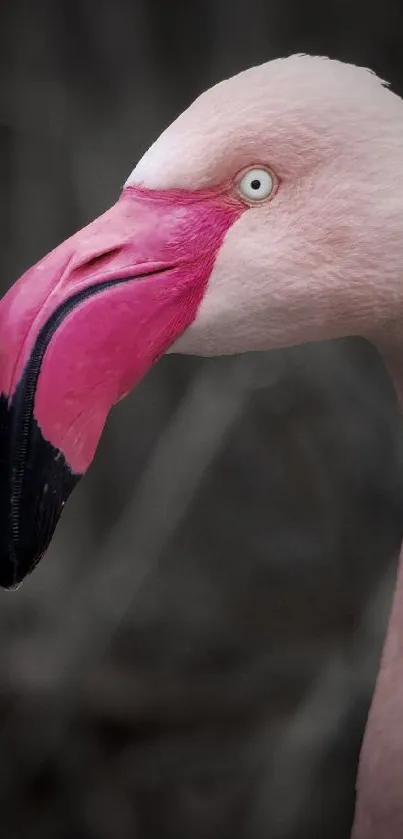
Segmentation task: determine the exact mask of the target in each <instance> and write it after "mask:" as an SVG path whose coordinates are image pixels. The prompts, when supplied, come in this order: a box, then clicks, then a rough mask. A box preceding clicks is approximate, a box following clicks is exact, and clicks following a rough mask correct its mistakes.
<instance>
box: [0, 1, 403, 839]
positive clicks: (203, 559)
mask: <svg viewBox="0 0 403 839" xmlns="http://www.w3.org/2000/svg"><path fill="white" fill-rule="evenodd" d="M402 32H403V6H402V4H401V3H400V2H399V1H398V0H396V2H393V0H383V2H382V3H381V4H379V3H375V2H374V3H371V2H368V0H362V2H360V0H348V2H347V0H327V2H322V0H267V2H264V1H263V0H203V2H202V0H197V2H192V0H187V2H186V1H185V0H182V2H180V0H171V2H164V0H113V2H112V0H111V2H105V0H25V2H24V1H23V0H12V2H11V0H10V2H8V3H7V2H3V4H2V6H1V11H0V68H1V70H0V187H1V201H0V243H1V247H0V267H1V272H0V277H1V291H2V292H3V291H4V290H5V289H6V288H7V287H8V286H9V285H10V284H11V283H12V282H13V281H14V279H15V278H16V277H17V276H18V275H19V274H20V273H21V272H22V271H23V270H24V269H25V268H26V267H28V266H29V265H30V264H31V263H32V262H34V261H36V260H37V259H39V258H40V257H41V256H42V255H43V254H44V253H45V252H47V251H48V250H49V249H50V248H52V247H54V246H55V245H56V244H57V243H58V242H59V241H61V240H62V239H64V238H65V237H67V236H68V235H69V234H70V233H72V232H73V231H74V230H75V229H76V228H78V227H80V226H82V225H83V224H85V223H86V222H87V221H89V220H90V219H91V218H92V217H94V216H96V215H99V214H100V213H101V212H102V211H103V210H104V209H105V208H106V207H107V206H108V205H110V204H111V203H112V202H113V201H114V200H115V199H116V198H117V196H118V193H119V190H120V187H121V185H122V184H123V182H124V180H125V179H126V177H127V175H128V173H129V172H130V170H131V169H132V167H133V165H134V163H135V162H136V160H137V159H138V157H139V156H140V154H141V153H142V152H143V151H144V150H145V149H146V148H147V146H148V145H149V144H150V143H151V141H152V140H153V139H155V137H156V136H157V134H158V133H159V132H160V130H161V129H162V128H163V127H164V126H165V125H166V124H167V123H168V122H169V121H171V120H172V119H173V118H174V117H175V116H176V115H177V114H178V113H179V112H180V111H181V110H182V109H183V108H184V107H185V106H186V105H187V104H188V103H189V102H190V101H191V100H192V99H193V98H194V97H195V96H196V95H197V94H198V93H199V92H200V91H201V90H202V89H204V88H205V87H208V86H209V85H211V84H213V83H214V82H215V81H218V80H219V79H221V78H223V77H225V76H227V75H231V74H233V73H234V72H236V71H238V70H240V69H242V68H244V67H246V66H248V65H250V64H256V63H259V62H262V61H265V60H268V59H270V58H273V57H276V56H278V55H285V54H288V53H290V52H299V51H302V52H316V53H321V54H329V55H331V56H332V57H337V58H342V59H346V60H352V61H354V62H356V63H363V64H365V65H369V66H371V67H373V68H374V69H375V70H376V71H377V72H378V73H379V74H380V75H382V76H383V77H386V78H387V79H389V80H390V81H391V82H392V85H393V87H394V89H395V90H396V91H397V92H400V93H403V44H402V35H401V33H402ZM402 224H403V220H402ZM381 279H382V278H380V280H381ZM402 476H403V449H402V445H401V433H400V421H399V416H398V411H397V408H396V404H395V398H394V394H393V390H392V388H391V385H390V382H389V379H388V377H387V376H386V374H385V371H384V368H383V365H382V363H381V361H380V360H379V358H378V356H377V354H376V352H375V350H373V349H372V348H371V347H370V346H369V345H367V344H365V343H364V342H362V341H359V340H348V341H341V342H335V343H331V344H326V345H321V346H319V347H318V346H316V347H313V346H311V347H304V348H302V349H293V350H288V351H284V352H276V353H268V354H262V355H251V356H246V357H243V358H234V359H220V360H208V361H202V360H199V359H181V358H175V357H170V358H167V359H165V360H163V361H162V362H161V363H160V364H159V366H158V367H157V368H155V369H154V370H153V371H152V372H151V373H150V374H149V376H148V377H147V378H146V379H145V381H144V382H142V384H141V385H140V386H139V387H138V389H137V390H136V392H135V393H133V394H132V395H131V396H130V397H129V398H128V399H127V400H126V401H125V402H123V403H121V404H120V405H119V406H118V407H117V408H116V409H115V410H114V411H113V413H112V415H111V417H110V419H109V422H108V426H107V429H106V431H105V434H104V436H103V439H102V442H101V445H100V449H99V453H98V457H97V460H96V462H95V464H94V466H93V467H92V469H91V470H90V472H89V474H88V475H87V477H86V478H85V479H84V480H83V481H82V483H81V485H80V486H79V488H78V489H77V491H76V492H75V494H74V495H73V497H72V499H71V500H70V502H69V504H68V505H67V508H66V511H65V513H64V515H63V520H62V522H61V524H60V526H59V528H58V531H57V534H56V536H55V538H54V540H53V543H52V547H51V549H50V551H49V553H48V555H47V557H46V559H45V560H44V561H43V562H42V564H41V565H40V567H39V568H38V570H37V571H36V572H35V574H34V575H33V576H32V577H31V578H29V579H28V580H27V581H26V582H25V583H24V585H23V586H22V587H21V588H20V589H19V590H18V592H17V593H12V594H10V593H5V592H3V593H1V594H0V633H1V634H0V637H1V643H0V833H1V836H2V839H3V837H4V839H267V837H269V838H270V839H323V837H326V839H344V837H348V836H349V828H350V825H351V820H352V814H353V806H354V778H355V772H356V765H357V757H358V752H359V746H360V742H361V738H362V733H363V728H364V724H365V718H366V714H367V710H368V704H369V701H370V697H371V692H372V689H373V684H374V678H375V673H376V670H377V665H378V660H379V654H380V649H381V645H382V641H383V638H384V632H385V626H386V618H387V614H388V608H389V604H390V595H391V590H392V586H393V580H394V573H395V567H396V558H397V552H398V545H399V542H400V538H401V535H402V531H403V525H402V523H401V517H400V513H399V510H400V509H401V508H402V507H403V482H402Z"/></svg>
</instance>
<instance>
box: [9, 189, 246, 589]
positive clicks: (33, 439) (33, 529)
mask: <svg viewBox="0 0 403 839" xmlns="http://www.w3.org/2000/svg"><path fill="white" fill-rule="evenodd" d="M207 220H208V222H209V223H206V221H207ZM233 220H234V209H233V208H230V207H228V205H225V203H224V204H223V202H222V199H219V198H217V196H213V195H209V196H205V197H204V198H203V196H201V195H200V194H199V195H197V196H191V195H189V194H186V193H184V194H182V195H181V194H180V193H179V192H178V191H175V193H172V194H171V195H169V194H163V193H158V192H148V191H146V190H139V189H134V188H128V189H126V190H125V191H124V192H123V194H122V196H121V198H120V199H119V201H118V202H117V204H116V205H115V206H114V207H112V209H111V210H109V211H108V212H106V213H105V214H104V215H103V216H101V217H100V218H99V219H97V220H96V221H94V222H93V223H92V224H90V225H89V226H88V227H86V228H84V229H83V230H82V231H80V232H79V233H77V234H76V235H74V236H73V237H72V238H71V239H69V240H68V241H66V242H64V243H63V244H62V245H60V246H59V247H58V248H57V249H56V250H55V251H53V252H52V253H50V254H49V255H48V256H47V257H45V259H44V260H42V261H41V262H39V263H38V264H37V265H35V266H34V267H33V268H31V269H29V270H28V271H27V272H26V273H25V274H24V275H23V276H22V277H21V278H20V280H19V281H18V282H17V283H16V284H15V285H14V286H13V287H12V288H11V289H10V291H9V292H8V293H7V294H6V296H5V297H4V298H3V300H2V301H1V302H0V585H2V586H3V587H11V586H15V585H16V584H18V583H19V582H20V581H21V580H22V579H23V577H24V576H25V575H26V574H27V573H28V572H29V571H31V570H32V569H33V568H34V566H35V565H36V564H37V562H38V561H39V560H40V558H41V557H42V556H43V554H44V552H45V550H46V549H47V547H48V545H49V542H50V540H51V538H52V535H53V532H54V529H55V527H56V524H57V521H58V519H59V517H60V514H61V511H62V509H63V506H64V504H65V502H66V500H67V498H68V496H69V494H70V492H71V491H72V489H73V488H74V486H75V485H76V484H77V482H78V480H79V479H80V477H81V476H82V475H83V473H84V472H85V471H86V469H87V468H88V466H89V464H90V463H91V461H92V459H93V456H94V453H95V450H96V447H97V444H98V441H99V438H100V435H101V433H102V429H103V426H104V423H105V420H106V417H107V415H108V412H109V410H110V408H111V406H112V405H113V404H114V403H115V402H117V401H118V400H119V399H121V398H122V396H124V395H125V394H127V393H128V392H129V391H130V390H131V389H132V388H133V387H134V385H135V384H136V383H137V382H138V381H139V380H140V378H141V377H142V376H143V375H144V374H145V372H146V371H147V370H148V368H149V367H150V366H151V365H152V364H153V363H154V362H155V361H156V360H157V359H158V358H159V357H160V356H161V355H162V354H163V353H164V352H165V351H166V350H167V349H168V347H169V346H170V345H171V344H172V343H173V342H174V341H175V340H176V339H177V338H178V337H179V335H180V334H181V333H182V332H183V331H184V330H185V329H186V328H187V326H188V325H189V324H190V323H191V322H192V320H193V319H194V317H195V315H196V312H197V309H198V306H199V303H200V300H201V299H202V296H203V294H204V290H205V287H206V284H207V281H208V278H209V275H210V273H211V270H212V266H213V263H214V259H215V255H216V252H217V250H218V248H219V247H220V244H221V242H222V239H223V237H224V235H225V231H226V229H227V228H228V226H229V225H230V223H231V222H232V221H233Z"/></svg>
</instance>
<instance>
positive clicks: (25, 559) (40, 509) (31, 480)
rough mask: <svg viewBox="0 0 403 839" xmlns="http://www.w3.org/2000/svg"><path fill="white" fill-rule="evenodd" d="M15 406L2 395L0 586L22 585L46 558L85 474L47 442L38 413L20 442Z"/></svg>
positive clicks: (0, 415)
mask: <svg viewBox="0 0 403 839" xmlns="http://www.w3.org/2000/svg"><path fill="white" fill-rule="evenodd" d="M14 405H15V403H14V401H13V403H12V404H11V406H10V405H9V404H8V403H7V401H6V399H5V398H4V397H3V396H1V397H0V586H1V587H2V588H5V589H13V588H16V587H18V585H19V584H20V583H21V582H22V580H23V579H24V577H26V576H27V574H29V573H31V572H32V571H33V570H34V568H35V567H36V565H37V564H38V562H39V561H40V560H41V558H42V557H43V555H44V553H45V552H46V550H47V548H48V547H49V544H50V541H51V539H52V536H53V534H54V531H55V528H56V525H57V523H58V521H59V518H60V516H61V514H62V511H63V507H64V505H65V502H66V500H67V498H68V496H69V495H70V493H71V491H72V490H73V489H74V487H75V486H76V484H77V482H78V481H79V479H80V477H81V475H78V474H76V473H74V472H72V471H71V469H70V467H69V466H68V464H67V462H66V459H65V457H64V455H63V454H62V452H60V451H59V449H56V448H55V447H54V446H53V445H52V444H51V443H50V442H49V441H47V440H45V438H44V437H43V435H42V432H41V429H40V428H39V426H38V424H37V422H36V420H35V417H34V416H31V418H30V422H29V426H28V427H27V428H26V429H25V439H24V440H23V443H24V445H23V446H21V439H20V436H19V434H18V433H17V432H16V425H17V424H16V422H15V407H14ZM21 452H22V455H23V456H21Z"/></svg>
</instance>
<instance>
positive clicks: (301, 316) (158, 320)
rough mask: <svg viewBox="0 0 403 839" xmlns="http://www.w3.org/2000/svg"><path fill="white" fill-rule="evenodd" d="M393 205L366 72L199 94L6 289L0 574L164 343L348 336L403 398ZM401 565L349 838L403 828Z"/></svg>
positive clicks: (15, 565)
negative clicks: (98, 206)
mask: <svg viewBox="0 0 403 839" xmlns="http://www.w3.org/2000/svg"><path fill="white" fill-rule="evenodd" d="M402 219H403V103H402V100H401V99H400V98H399V97H398V96H397V95H395V94H394V93H392V92H391V91H390V90H389V89H388V87H387V85H386V84H385V83H384V82H382V81H381V80H380V79H379V78H378V77H377V76H376V75H375V74H373V73H372V72H371V71H369V70H366V69H364V68H360V67H356V66H353V65H348V64H344V63H342V62H338V61H334V60H330V59H326V58H322V57H314V56H306V55H295V56H291V57H288V58H285V59H276V60H274V61H271V62H268V63H266V64H264V65H261V66H258V67H253V68H250V69H248V70H246V71H244V72H242V73H240V74H239V75H237V76H235V77H233V78H231V79H228V80H225V81H223V82H221V83H220V84H218V85H216V86H215V87H213V88H212V89H211V90H208V91H207V92H205V93H203V94H202V95H201V96H200V97H199V98H198V99H197V100H196V101H195V102H194V103H193V104H192V105H191V106H190V107H189V108H188V109H187V110H186V111H185V112H184V113H183V114H182V115H180V116H179V117H178V119H176V121H175V122H173V123H172V125H170V126H169V127H168V128H167V129H166V130H165V131H164V132H163V133H162V134H161V136H160V137H159V138H158V139H157V141H156V142H155V143H154V144H153V145H152V146H151V148H150V149H149V150H148V151H147V152H146V153H145V154H144V156H143V157H142V158H141V160H140V161H139V163H138V164H137V166H136V167H135V168H134V170H133V172H132V173H131V175H130V176H129V178H128V180H127V181H126V184H125V186H124V188H123V191H122V193H121V195H120V197H119V199H118V200H117V202H116V203H115V205H114V206H113V207H112V208H111V209H109V210H108V211H107V212H105V213H104V214H103V215H102V216H101V217H100V218H98V219H96V220H95V221H93V222H92V223H91V224H89V225H88V226H87V227H85V228H84V229H83V230H81V231H80V232H78V233H76V234H75V235H74V236H72V237H71V238H70V239H68V240H67V241H66V242H64V243H63V244H61V245H59V246H58V247H57V248H56V249H55V250H54V251H52V252H51V253H50V254H48V255H47V256H46V257H45V258H44V259H43V260H41V261H40V262H39V263H38V264H37V265H35V266H34V267H32V268H30V269H29V270H28V271H27V272H26V273H25V274H24V275H23V276H22V277H21V278H20V279H19V280H18V281H17V282H16V283H15V285H14V286H13V287H12V288H11V289H10V290H9V291H8V292H7V294H6V295H5V297H4V298H3V299H2V301H1V303H0V336H1V341H0V361H1V363H0V391H1V395H0V430H1V446H0V464H1V470H0V474H1V481H0V523H1V529H0V533H1V539H0V584H1V585H2V586H4V587H6V588H7V587H13V586H15V585H16V584H18V583H19V582H20V581H21V580H22V579H23V578H24V576H25V575H26V574H27V573H28V572H30V571H31V570H32V569H33V568H34V566H35V565H36V563H37V562H38V561H39V559H40V558H41V557H42V555H43V554H44V552H45V551H46V549H47V547H48V545H49V542H50V540H51V538H52V535H53V532H54V529H55V527H56V524H57V521H58V519H59V516H60V514H61V512H62V509H63V506H64V504H65V502H66V500H67V498H68V496H69V494H70V492H71V491H72V489H73V487H74V486H75V485H76V483H77V481H78V480H79V479H80V477H81V476H82V475H83V473H84V472H85V471H86V470H87V469H88V466H89V465H90V463H91V461H92V459H93V457H94V454H95V451H96V447H97V443H98V441H99V438H100V435H101V433H102V429H103V426H104V423H105V420H106V417H107V415H108V412H109V410H110V408H111V406H112V405H113V404H114V403H116V402H117V401H118V400H119V399H121V398H123V396H125V395H126V394H127V393H128V392H129V391H130V390H131V389H132V388H133V387H134V386H135V384H136V383H137V382H138V381H139V380H140V378H141V377H142V376H143V375H144V374H145V373H146V371H147V370H148V369H149V368H150V366H151V365H153V364H154V363H155V362H156V361H157V360H158V359H159V358H160V357H161V355H163V354H164V353H166V352H179V353H189V354H199V355H219V354H231V353H243V352H247V351H249V350H267V349H271V348H280V347H285V346H291V345H296V344H301V343H303V342H307V341H321V340H324V339H330V338H336V337H342V336H348V335H360V336H363V337H364V338H366V339H368V340H370V341H372V342H373V343H374V344H375V345H376V346H377V347H378V349H379V351H380V352H381V354H382V355H383V356H384V358H385V361H386V364H387V366H388V367H389V370H390V372H391V375H392V377H393V378H394V381H395V384H396V388H397V392H398V394H402V393H403V370H402V362H401V344H402V343H403V334H402V330H403V328H402V326H401V323H402V318H401V308H402V305H403V287H402V282H401V270H402V263H403V236H402ZM402 566H403V562H401V563H400V572H399V574H398V579H397V584H396V590H395V597H394V604H393V607H392V612H391V617H390V622H389V628H388V633H387V640H386V644H385V648H384V652H383V655H382V661H381V666H380V672H379V676H378V681H377V685H376V689H375V694H374V698H373V703H372V708H371V711H370V715H369V719H368V725H367V729H366V734H365V737H364V743H363V747H362V752H361V758H360V765H359V772H358V781H357V806H356V815H355V822H354V826H353V834H352V835H353V837H354V839H401V837H402V836H403V570H402Z"/></svg>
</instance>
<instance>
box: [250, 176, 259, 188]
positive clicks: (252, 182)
mask: <svg viewBox="0 0 403 839" xmlns="http://www.w3.org/2000/svg"><path fill="white" fill-rule="evenodd" d="M251 187H252V189H260V187H261V182H260V181H259V180H258V178H254V179H253V181H251Z"/></svg>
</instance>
